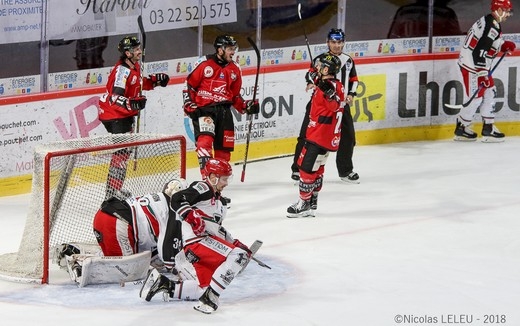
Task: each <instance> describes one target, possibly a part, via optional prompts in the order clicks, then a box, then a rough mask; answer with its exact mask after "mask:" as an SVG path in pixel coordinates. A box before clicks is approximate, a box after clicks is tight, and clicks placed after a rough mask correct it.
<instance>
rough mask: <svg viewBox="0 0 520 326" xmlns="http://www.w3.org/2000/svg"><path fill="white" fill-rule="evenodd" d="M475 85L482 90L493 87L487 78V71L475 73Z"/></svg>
mask: <svg viewBox="0 0 520 326" xmlns="http://www.w3.org/2000/svg"><path fill="white" fill-rule="evenodd" d="M477 83H478V85H482V87H484V88H489V87H493V82H492V80H491V79H490V78H489V72H488V71H487V70H480V71H477Z"/></svg>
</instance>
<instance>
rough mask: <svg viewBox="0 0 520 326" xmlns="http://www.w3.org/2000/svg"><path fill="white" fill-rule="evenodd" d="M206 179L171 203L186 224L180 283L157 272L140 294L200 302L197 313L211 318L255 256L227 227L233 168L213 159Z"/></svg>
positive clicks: (206, 168)
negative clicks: (224, 193) (227, 191)
mask: <svg viewBox="0 0 520 326" xmlns="http://www.w3.org/2000/svg"><path fill="white" fill-rule="evenodd" d="M204 175H205V178H204V181H198V182H194V183H192V184H191V185H190V186H189V187H188V188H187V189H185V190H181V191H179V192H177V193H175V194H174V195H173V196H172V199H171V203H170V205H171V208H172V209H173V210H174V211H175V212H177V214H178V217H179V218H181V219H182V239H183V245H184V249H183V251H182V252H180V253H179V254H178V255H177V257H176V259H175V262H176V267H175V268H176V269H177V271H178V272H179V276H180V279H176V280H172V279H170V278H168V277H166V276H165V275H161V274H160V273H159V272H158V271H157V270H152V271H151V272H150V273H149V274H148V277H147V279H146V281H145V282H144V284H143V287H142V289H141V292H140V294H139V295H140V297H141V298H143V299H145V300H146V301H150V300H151V299H152V297H153V296H154V295H156V294H157V293H159V292H163V299H164V300H165V301H169V300H171V299H177V300H196V298H199V302H198V304H196V305H195V307H194V308H195V309H196V310H198V311H201V312H203V313H207V314H209V313H212V312H213V311H215V310H217V308H218V305H219V296H220V294H221V293H222V291H224V290H225V289H226V287H227V286H228V285H229V284H230V283H231V281H233V279H234V278H235V276H236V275H237V274H238V273H239V272H240V271H241V270H242V268H243V267H245V266H246V264H247V263H248V262H249V260H250V259H251V251H250V250H249V248H248V247H247V246H246V245H244V244H243V243H241V242H240V241H239V240H237V239H234V238H233V237H232V236H231V234H230V233H229V232H228V231H227V230H226V229H225V228H224V227H223V226H222V221H223V220H224V218H225V216H226V212H227V208H226V205H225V202H223V201H222V197H221V192H222V190H223V189H224V188H225V187H226V186H227V185H228V183H229V182H230V178H231V175H232V169H231V166H230V165H229V163H227V162H226V161H224V160H221V159H217V158H210V159H209V160H208V161H207V162H206V165H205V166H204Z"/></svg>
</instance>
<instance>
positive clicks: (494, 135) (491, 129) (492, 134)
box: [482, 123, 506, 143]
mask: <svg viewBox="0 0 520 326" xmlns="http://www.w3.org/2000/svg"><path fill="white" fill-rule="evenodd" d="M505 136H506V135H504V134H503V133H501V132H500V130H498V128H497V127H495V125H494V124H492V123H489V124H488V123H484V125H483V126H482V142H483V143H501V142H503V141H504V140H505Z"/></svg>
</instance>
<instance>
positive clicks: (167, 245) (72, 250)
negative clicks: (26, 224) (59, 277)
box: [56, 178, 187, 287]
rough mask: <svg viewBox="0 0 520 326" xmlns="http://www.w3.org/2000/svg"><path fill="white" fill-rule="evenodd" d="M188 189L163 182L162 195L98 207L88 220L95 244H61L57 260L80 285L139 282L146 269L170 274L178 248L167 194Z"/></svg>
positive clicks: (113, 200) (175, 222) (116, 200)
mask: <svg viewBox="0 0 520 326" xmlns="http://www.w3.org/2000/svg"><path fill="white" fill-rule="evenodd" d="M186 187H187V183H186V180H184V179H182V178H177V179H173V180H171V181H168V182H167V183H166V184H165V185H164V187H163V190H162V192H158V193H150V194H146V195H143V196H138V197H131V198H127V199H124V200H121V199H119V198H116V197H111V198H109V199H108V200H105V201H104V202H103V203H102V204H101V208H100V209H99V210H98V211H97V212H96V214H95V216H94V220H93V231H94V235H95V237H96V240H97V242H98V245H99V246H96V245H88V244H82V243H66V244H62V245H61V246H58V248H57V250H56V262H57V264H58V265H59V266H60V267H62V268H65V267H66V268H67V270H68V272H69V276H70V277H71V279H72V280H73V281H75V282H77V283H78V285H79V286H80V287H83V286H86V285H88V284H101V283H121V282H129V281H136V280H141V279H143V278H144V277H145V276H146V273H147V271H148V268H149V266H152V267H154V268H159V269H161V270H163V271H171V270H172V268H173V266H174V265H175V261H174V260H175V255H176V254H177V253H178V252H179V251H180V250H181V249H182V237H181V222H180V221H179V220H177V219H176V216H175V212H173V211H172V210H171V209H170V204H169V203H170V198H171V196H172V195H173V194H174V193H175V192H177V191H179V190H182V189H185V188H186Z"/></svg>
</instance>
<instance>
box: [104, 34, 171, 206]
mask: <svg viewBox="0 0 520 326" xmlns="http://www.w3.org/2000/svg"><path fill="white" fill-rule="evenodd" d="M118 50H119V52H120V53H121V56H120V58H119V60H118V61H117V63H116V64H115V66H114V67H113V68H112V70H111V71H110V75H109V76H108V81H107V84H106V92H105V94H103V95H102V96H101V98H100V99H99V110H98V118H99V120H100V121H101V123H103V126H105V129H106V130H107V131H108V132H109V133H111V134H122V133H129V132H133V130H134V123H135V117H136V116H137V115H138V114H139V111H141V110H143V109H144V108H145V105H146V97H145V96H143V95H142V91H143V90H145V91H148V90H152V89H154V88H155V87H156V86H159V85H160V86H162V87H166V85H168V82H169V80H170V77H169V76H168V75H167V74H164V73H158V74H153V75H150V76H148V77H143V76H141V65H140V62H139V61H140V60H141V56H142V54H143V51H142V49H141V42H140V41H139V40H138V39H137V38H136V37H132V36H126V37H124V38H123V39H122V40H121V41H120V42H119V45H118ZM129 158H130V150H129V149H122V150H119V151H117V152H115V153H114V155H113V157H112V161H111V162H110V166H109V174H108V180H107V194H106V199H108V198H110V197H111V196H117V197H120V198H124V197H125V196H121V195H120V191H121V188H122V186H123V183H124V180H125V176H126V167H127V162H128V159H129Z"/></svg>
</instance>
